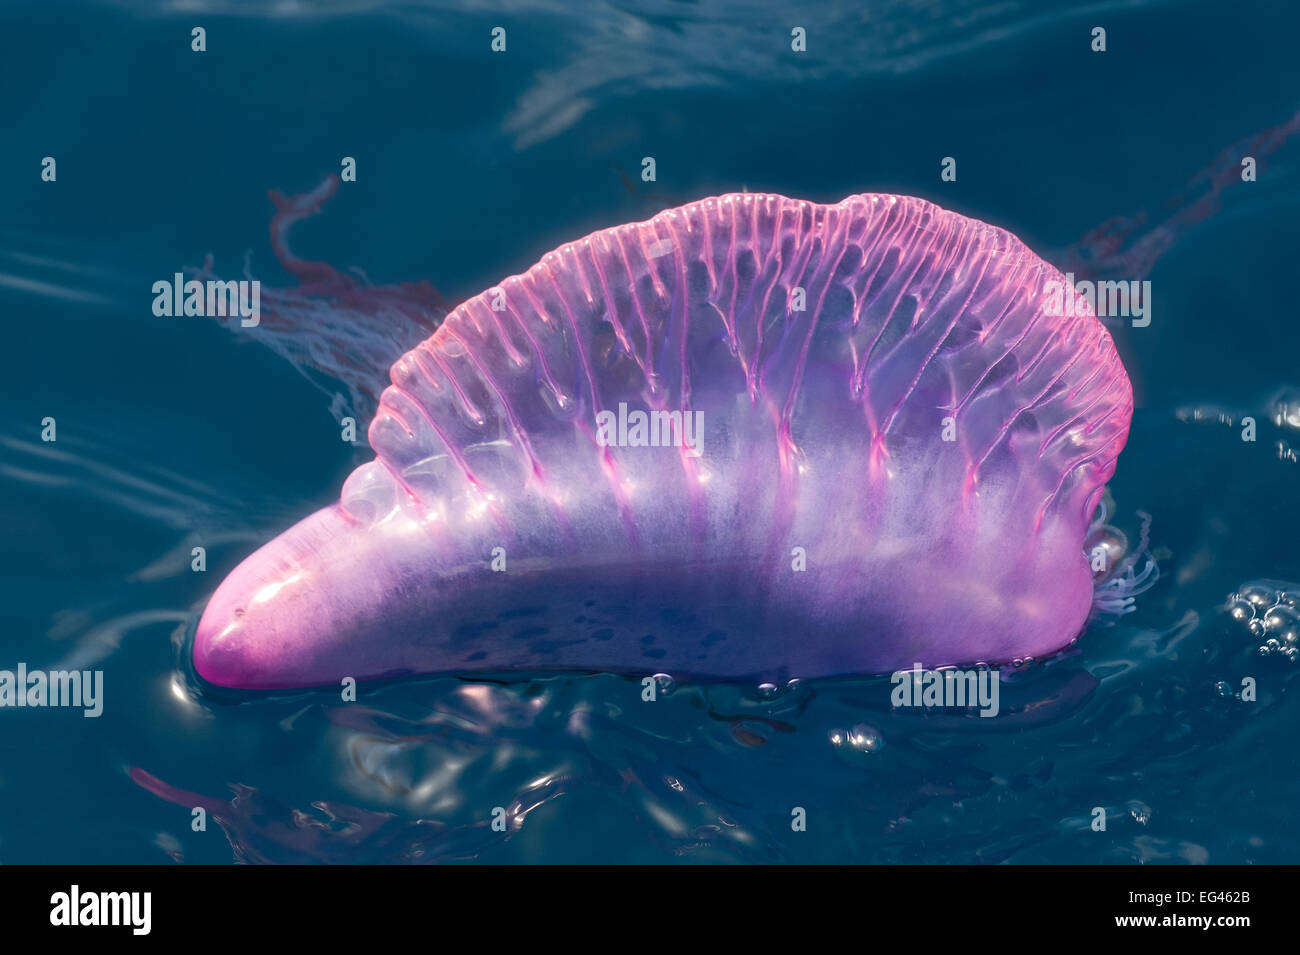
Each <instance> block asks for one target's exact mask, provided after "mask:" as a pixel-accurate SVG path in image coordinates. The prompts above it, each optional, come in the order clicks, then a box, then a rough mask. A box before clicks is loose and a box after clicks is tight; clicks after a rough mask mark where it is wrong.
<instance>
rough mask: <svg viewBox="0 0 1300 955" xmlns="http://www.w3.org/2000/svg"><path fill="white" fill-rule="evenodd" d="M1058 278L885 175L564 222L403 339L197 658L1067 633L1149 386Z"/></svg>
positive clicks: (769, 672)
mask: <svg viewBox="0 0 1300 955" xmlns="http://www.w3.org/2000/svg"><path fill="white" fill-rule="evenodd" d="M1063 281H1064V280H1063V276H1062V275H1061V274H1060V273H1059V272H1057V271H1056V270H1055V269H1054V268H1052V267H1051V266H1049V265H1047V264H1046V263H1045V262H1043V261H1042V260H1041V259H1039V258H1038V257H1037V256H1036V255H1034V254H1033V253H1032V252H1031V251H1029V250H1028V249H1027V248H1026V247H1025V246H1024V245H1023V244H1022V243H1021V242H1020V241H1019V240H1018V239H1016V238H1015V237H1014V236H1013V235H1011V234H1010V233H1008V232H1006V231H1004V230H1002V229H998V228H995V227H993V226H990V225H987V224H985V223H982V222H978V221H975V220H972V219H967V218H964V217H962V216H959V215H956V214H954V213H951V212H946V211H944V210H942V209H940V208H938V207H936V206H934V205H932V204H931V203H928V202H925V201H923V200H920V199H915V198H907V197H900V196H889V195H859V196H851V197H849V198H847V199H845V200H844V201H842V202H840V203H838V204H836V205H831V206H824V205H816V204H814V203H810V202H803V201H797V200H792V199H787V198H784V197H781V196H776V195H754V194H742V195H727V196H722V197H720V198H713V199H705V200H702V201H699V202H695V203H691V204H689V205H686V206H682V207H680V208H677V209H670V210H667V211H665V212H663V213H661V214H659V215H657V216H655V217H654V218H653V219H650V220H649V221H646V222H642V223H635V224H629V225H623V226H618V227H615V228H611V229H606V230H603V231H601V232H597V233H594V234H592V235H590V236H588V237H586V238H584V239H582V240H580V241H577V242H574V243H571V244H568V245H565V246H562V247H561V248H559V249H557V250H555V251H554V252H551V253H549V254H548V255H546V256H545V257H544V258H543V259H542V260H541V262H539V263H538V264H536V265H535V266H533V267H532V268H531V269H530V270H529V271H528V272H526V273H525V274H523V275H518V276H512V277H510V278H508V279H506V280H505V281H503V282H501V283H500V285H498V286H495V287H493V288H490V289H488V290H486V291H484V292H483V293H481V294H479V295H477V296H475V297H474V298H471V299H469V300H468V301H466V302H465V303H463V304H462V305H460V306H459V307H457V308H456V309H454V310H452V311H451V312H450V313H449V314H448V316H447V318H446V320H445V321H444V322H443V323H442V325H441V327H439V328H438V330H437V332H435V333H434V334H433V335H432V336H431V337H429V338H428V339H427V340H425V341H423V342H422V343H421V344H419V345H418V346H416V347H415V348H413V349H412V350H411V351H409V352H407V353H406V354H405V355H403V356H402V357H401V358H400V359H398V360H397V362H396V363H395V364H394V365H393V367H392V370H391V381H392V384H391V385H390V386H389V387H388V388H387V389H385V390H384V392H383V393H382V396H381V400H380V403H379V407H378V411H377V413H376V416H375V418H374V420H373V422H372V423H371V425H370V431H369V442H370V445H371V447H372V448H373V449H374V451H375V454H376V458H375V460H373V461H371V462H369V463H367V464H364V465H362V466H361V467H360V468H358V469H357V470H356V471H354V472H353V473H352V475H351V476H350V477H349V478H348V479H347V481H346V482H345V484H344V487H343V492H342V496H341V499H340V501H339V502H338V503H337V504H336V505H333V506H331V507H328V508H325V509H323V510H321V511H318V512H317V513H315V514H313V515H311V516H310V517H308V518H306V519H305V520H303V521H302V522H300V523H299V524H297V525H296V526H294V527H292V528H290V529H289V530H288V531H286V532H285V533H284V534H282V535H281V536H280V537H278V538H276V539H275V540H273V541H271V542H270V543H269V544H267V545H265V546H264V547H262V548H261V549H260V550H258V551H257V552H256V553H254V554H253V555H252V556H251V557H249V558H248V559H246V560H245V561H244V562H243V563H242V564H240V565H239V566H238V567H237V568H236V569H235V570H234V572H233V573H231V575H230V576H229V577H228V578H227V579H226V580H225V581H224V582H223V583H222V584H221V586H220V587H219V588H218V590H217V592H216V594H215V595H214V596H213V598H212V600H211V601H210V603H209V604H208V607H207V610H206V612H205V613H204V614H203V618H202V620H201V621H200V623H199V627H198V631H197V634H196V638H195V645H194V661H195V666H196V669H197V670H198V672H199V674H200V675H201V676H203V677H204V678H205V679H207V680H209V681H210V682H212V683H216V684H220V685H223V686H231V687H241V688H280V687H294V686H308V685H319V684H327V683H337V682H338V681H340V680H341V679H343V678H346V677H353V678H356V679H367V678H379V677H386V676H395V675H401V674H410V673H432V672H458V673H462V672H499V671H508V670H521V669H522V670H571V669H578V670H590V671H610V672H626V673H636V674H649V673H655V672H661V671H662V672H669V673H672V674H674V675H675V676H679V677H695V678H737V679H738V678H745V679H749V678H754V679H769V680H775V679H786V678H790V677H802V678H809V677H823V676H833V675H842V674H855V673H874V672H888V671H891V670H894V669H900V668H904V667H910V666H912V665H913V664H914V663H921V664H922V665H923V666H925V667H930V668H933V667H937V666H944V665H957V664H972V663H979V662H988V663H997V662H1005V661H1010V660H1014V659H1021V658H1027V657H1038V656H1041V655H1044V654H1048V653H1051V652H1054V651H1056V650H1059V649H1061V648H1063V647H1064V646H1066V645H1068V644H1069V643H1070V642H1071V641H1072V640H1073V639H1074V638H1075V637H1076V636H1077V635H1078V634H1079V632H1080V631H1081V629H1082V627H1083V625H1084V623H1085V621H1086V620H1087V618H1088V615H1089V612H1090V609H1091V607H1092V603H1093V595H1094V590H1093V573H1092V571H1091V570H1090V567H1089V563H1088V561H1087V560H1086V559H1085V555H1084V551H1083V547H1084V541H1085V536H1086V535H1088V533H1089V530H1090V524H1091V520H1092V517H1093V514H1094V512H1095V510H1096V508H1097V504H1098V502H1099V500H1100V498H1101V495H1102V492H1103V490H1104V485H1105V482H1106V481H1107V479H1109V477H1110V476H1111V475H1112V474H1113V473H1114V469H1115V463H1116V458H1117V457H1118V455H1119V453H1120V450H1121V449H1122V448H1123V446H1124V442H1125V439H1126V438H1127V434H1128V426H1129V419H1130V416H1131V413H1132V389H1131V387H1130V384H1129V380H1128V377H1127V375H1126V374H1125V372H1124V368H1123V366H1122V365H1121V363H1120V361H1119V358H1118V356H1117V355H1116V352H1115V349H1114V345H1113V343H1112V341H1111V337H1110V334H1109V333H1108V332H1107V331H1106V329H1105V328H1104V327H1103V326H1102V325H1101V323H1100V322H1098V321H1097V319H1096V318H1095V317H1094V316H1093V314H1092V312H1091V310H1090V309H1089V307H1088V305H1087V302H1086V300H1085V299H1083V298H1082V297H1080V296H1077V295H1076V294H1075V293H1074V291H1073V290H1072V289H1069V288H1068V287H1067V288H1065V290H1064V292H1065V296H1064V297H1065V298H1066V299H1068V300H1069V301H1067V302H1066V303H1065V304H1066V305H1067V306H1068V307H1065V308H1062V307H1061V305H1062V288H1061V285H1062V283H1063ZM679 423H680V424H679Z"/></svg>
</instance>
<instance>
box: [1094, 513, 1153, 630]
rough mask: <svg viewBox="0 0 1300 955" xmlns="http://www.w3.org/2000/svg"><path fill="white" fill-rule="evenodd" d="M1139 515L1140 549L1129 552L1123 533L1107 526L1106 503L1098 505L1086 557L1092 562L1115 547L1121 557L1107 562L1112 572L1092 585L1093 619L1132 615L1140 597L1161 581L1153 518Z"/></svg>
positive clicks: (1100, 576) (1138, 545) (1143, 514)
mask: <svg viewBox="0 0 1300 955" xmlns="http://www.w3.org/2000/svg"><path fill="white" fill-rule="evenodd" d="M1137 514H1138V517H1139V518H1141V520H1142V527H1141V530H1140V531H1139V535H1138V544H1137V547H1135V548H1133V549H1132V550H1130V549H1129V548H1128V539H1127V538H1126V537H1125V535H1124V532H1123V531H1121V530H1120V529H1119V528H1117V527H1113V526H1111V525H1110V524H1107V523H1106V517H1107V507H1106V501H1105V500H1104V499H1103V500H1102V501H1101V503H1100V504H1099V505H1098V515H1097V516H1096V517H1095V518H1094V519H1093V523H1092V526H1091V527H1090V528H1089V529H1088V536H1087V538H1086V539H1085V541H1086V543H1085V546H1084V556H1085V557H1088V558H1090V559H1091V556H1092V554H1093V553H1095V549H1096V548H1097V547H1103V548H1106V549H1107V550H1110V549H1111V548H1112V547H1114V549H1115V550H1117V551H1118V554H1120V555H1122V556H1120V557H1119V559H1118V560H1115V561H1113V562H1111V561H1107V564H1108V566H1110V570H1109V571H1104V572H1102V573H1100V574H1099V576H1098V577H1097V578H1096V580H1095V583H1094V584H1093V599H1092V608H1093V615H1094V616H1095V615H1096V614H1111V615H1114V616H1123V615H1124V614H1126V613H1132V612H1133V611H1134V610H1136V609H1137V602H1136V598H1137V596H1138V595H1139V594H1143V593H1146V592H1147V591H1148V590H1150V589H1151V588H1152V587H1154V586H1155V584H1156V581H1157V580H1159V579H1160V566H1159V564H1157V563H1156V559H1155V557H1154V556H1153V555H1152V554H1151V549H1150V548H1151V515H1150V514H1148V513H1147V512H1146V511H1138V512H1137ZM1116 544H1118V546H1115V545H1116ZM1139 565H1141V567H1140V569H1139Z"/></svg>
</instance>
